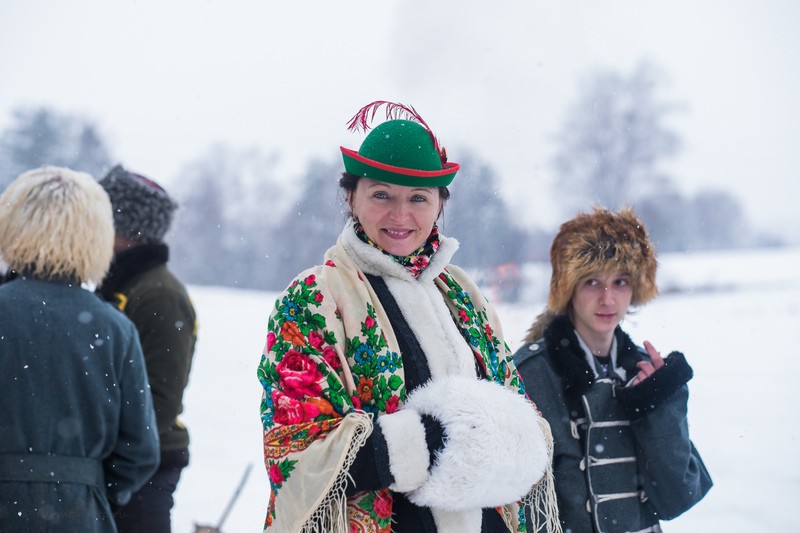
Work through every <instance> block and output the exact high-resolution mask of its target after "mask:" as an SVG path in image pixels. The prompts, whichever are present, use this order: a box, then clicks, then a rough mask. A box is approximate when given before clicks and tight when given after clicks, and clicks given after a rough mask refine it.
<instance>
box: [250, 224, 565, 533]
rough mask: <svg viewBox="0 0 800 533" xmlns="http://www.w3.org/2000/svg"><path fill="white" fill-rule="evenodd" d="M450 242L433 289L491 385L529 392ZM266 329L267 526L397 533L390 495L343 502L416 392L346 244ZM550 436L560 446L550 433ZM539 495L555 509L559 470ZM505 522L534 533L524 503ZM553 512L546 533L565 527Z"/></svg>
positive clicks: (292, 289) (294, 290)
mask: <svg viewBox="0 0 800 533" xmlns="http://www.w3.org/2000/svg"><path fill="white" fill-rule="evenodd" d="M348 231H352V229H351V228H349V227H348V228H345V232H348ZM343 235H344V233H343ZM447 241H449V242H450V244H449V245H448V244H447V242H444V243H443V247H442V249H440V251H439V253H437V254H436V255H437V256H439V257H436V256H434V257H435V259H438V260H439V261H440V262H441V261H444V264H442V265H441V266H439V267H438V268H436V267H437V265H435V264H434V262H432V264H431V267H433V268H436V270H435V271H433V272H432V276H436V273H437V272H438V273H439V275H438V276H436V278H435V280H433V281H434V282H435V283H436V286H437V287H438V288H439V291H440V292H441V295H442V297H443V299H444V300H445V303H446V304H447V308H448V310H449V311H450V313H451V314H452V316H453V318H454V320H455V323H456V324H458V326H459V329H460V331H461V334H462V335H463V337H464V339H465V340H466V341H467V342H468V344H469V345H470V346H471V347H472V349H473V351H474V352H475V354H476V355H477V356H478V361H479V362H480V363H481V364H482V366H484V369H485V372H486V374H487V378H488V379H490V380H492V381H496V382H498V383H500V384H503V385H504V386H506V387H508V388H511V389H512V390H518V391H520V392H522V384H521V382H520V380H519V377H518V376H517V373H516V370H515V369H514V366H513V362H512V358H511V353H510V351H509V350H508V347H507V346H506V345H505V343H504V342H503V340H502V331H501V329H500V326H499V323H498V321H497V318H496V316H495V314H494V312H493V310H492V309H491V308H490V307H489V306H488V304H487V302H486V300H485V299H484V298H483V296H482V295H481V293H480V292H479V291H478V289H477V287H476V286H475V285H474V284H473V282H472V281H471V280H470V279H469V277H468V276H466V274H464V273H463V272H462V271H461V270H460V269H458V268H456V267H453V266H447V267H445V265H446V263H447V262H448V261H449V258H450V257H451V256H452V253H453V252H454V251H455V247H457V243H456V244H455V246H454V245H453V244H454V243H455V241H452V240H451V239H450V240H447ZM448 247H449V248H448ZM448 250H449V251H448ZM429 268H430V267H429ZM268 329H269V331H268V335H267V343H266V346H265V349H264V355H263V357H262V359H261V364H260V365H259V369H258V375H259V380H260V381H261V384H262V386H263V387H264V395H263V399H262V404H261V416H262V423H263V426H264V456H265V463H266V468H267V471H268V475H269V479H270V486H271V493H270V502H269V508H268V511H267V518H266V523H265V528H269V531H279V532H283V531H287V532H294V531H309V532H310V531H320V532H322V531H325V532H331V531H350V530H351V527H352V528H355V530H357V531H376V532H380V531H386V532H388V531H391V510H392V503H391V502H392V499H391V492H390V491H389V490H388V489H383V490H380V491H377V492H365V493H360V494H359V495H357V496H356V497H354V498H350V499H347V498H346V496H345V488H346V485H347V481H348V474H347V472H348V470H349V468H350V466H351V464H352V462H353V460H354V458H355V455H356V453H357V452H358V450H359V448H360V447H361V446H362V445H363V443H364V442H365V440H366V439H367V437H368V436H369V434H370V433H371V431H372V425H373V422H374V417H375V416H378V415H380V414H382V413H393V412H395V411H396V410H398V409H399V408H400V407H401V406H402V404H403V403H404V402H405V400H406V390H405V385H404V374H403V368H402V365H403V362H402V357H401V356H400V350H399V347H398V343H397V340H396V338H395V334H394V332H393V331H392V329H391V326H390V322H389V319H388V317H387V315H386V313H385V311H384V309H383V307H382V306H381V304H380V301H379V300H378V298H377V296H376V295H375V293H374V292H373V290H372V288H371V287H370V285H369V283H368V281H367V280H366V279H365V277H364V276H363V275H362V271H361V269H360V268H358V267H357V266H356V263H355V262H354V261H353V259H352V258H351V257H350V256H349V255H348V253H347V247H346V246H345V245H344V243H343V237H342V236H340V238H339V241H337V245H336V246H334V247H333V248H331V249H330V250H329V251H328V253H327V254H326V257H325V264H324V265H321V266H318V267H314V268H312V269H309V270H307V271H305V272H303V273H302V274H300V275H299V276H298V277H297V278H296V279H295V280H294V281H293V282H292V284H291V285H290V286H289V287H288V288H287V289H286V291H284V292H283V293H282V294H281V295H280V296H279V298H278V300H277V301H276V305H275V309H274V310H273V312H272V314H271V315H270V318H269V324H268ZM542 424H543V425H544V426H547V423H546V422H544V420H543V419H542ZM543 431H545V434H546V435H547V436H548V441H549V444H550V447H551V448H552V439H551V438H550V437H549V426H548V427H546V428H545V427H543ZM550 453H551V457H552V450H551V452H550ZM529 496H530V497H534V496H535V497H536V499H537V500H542V501H546V502H550V503H551V504H552V505H553V506H554V502H555V497H554V492H553V490H552V474H551V472H550V471H549V469H548V472H547V473H546V475H545V479H543V481H542V482H540V483H539V484H538V485H537V486H536V487H534V491H533V492H532V493H531V495H529ZM545 507H546V505H544V506H542V507H539V508H545ZM534 508H536V507H534ZM502 515H503V518H504V519H505V521H506V523H507V524H508V525H509V528H510V530H512V531H524V530H525V526H524V521H525V518H524V512H523V510H522V506H521V505H518V504H511V505H507V506H506V507H505V508H503V510H502ZM554 516H557V513H554V514H550V515H549V517H550V519H549V520H548V522H549V523H548V524H546V526H547V530H548V531H555V530H557V529H558V527H557V519H555V520H553V517H554Z"/></svg>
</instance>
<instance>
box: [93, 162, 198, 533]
mask: <svg viewBox="0 0 800 533" xmlns="http://www.w3.org/2000/svg"><path fill="white" fill-rule="evenodd" d="M100 185H102V186H103V188H104V189H105V190H106V192H107V193H108V196H109V198H110V199H111V205H112V207H113V208H114V228H115V235H114V261H113V262H112V263H111V268H110V269H109V272H108V275H107V276H106V277H105V279H104V280H103V283H102V285H101V286H100V287H99V289H98V292H99V293H100V295H101V296H102V297H103V298H104V299H106V300H108V301H109V302H112V303H113V304H114V305H116V306H117V307H118V308H119V310H120V311H122V312H123V313H125V315H126V316H127V317H128V318H130V319H131V320H132V321H133V323H134V324H136V328H137V330H138V332H139V337H140V339H141V343H142V349H143V350H144V358H145V362H146V363H147V375H148V376H149V378H150V392H151V393H152V396H153V404H154V406H155V410H156V422H157V424H158V433H159V436H160V439H161V466H160V467H159V469H158V471H157V472H156V473H155V474H154V475H153V477H152V478H151V479H150V480H148V482H147V484H145V486H144V487H142V489H141V490H140V491H139V492H137V493H136V494H135V495H134V496H133V498H132V499H131V502H130V503H129V504H128V505H126V506H124V507H120V508H117V509H115V511H114V518H115V520H116V522H117V527H118V528H119V531H120V533H126V532H132V533H133V532H139V531H148V532H153V533H168V532H169V531H171V519H170V512H171V510H172V506H173V497H172V495H173V493H174V492H175V489H176V488H177V485H178V481H179V480H180V476H181V472H182V471H183V469H184V468H185V467H186V466H187V465H188V464H189V433H188V431H187V430H186V427H184V425H183V424H182V423H181V421H180V420H178V415H179V414H180V413H181V412H182V411H183V403H182V402H183V392H184V389H185V388H186V385H187V384H188V382H189V370H190V369H191V365H192V356H193V354H194V347H195V341H196V334H197V329H196V317H195V310H194V307H193V306H192V302H191V300H190V299H189V295H188V294H187V292H186V287H184V285H183V284H182V283H181V282H180V281H179V280H178V279H177V278H176V277H175V276H174V275H173V274H172V272H170V270H169V268H168V267H167V260H168V259H169V248H168V247H167V245H166V244H165V243H164V234H166V232H167V231H168V230H169V227H170V224H171V222H172V215H173V212H174V211H175V209H176V207H177V206H176V204H175V202H174V201H173V200H172V198H170V197H169V195H168V194H167V192H166V191H165V190H164V189H163V188H162V187H161V186H160V185H158V184H157V183H155V182H154V181H152V180H150V179H148V178H146V177H144V176H141V175H139V174H136V173H133V172H130V171H127V170H125V169H124V168H123V167H122V166H121V165H117V166H115V167H114V168H112V169H111V170H110V171H109V172H108V174H106V176H105V177H104V178H103V179H102V180H100Z"/></svg>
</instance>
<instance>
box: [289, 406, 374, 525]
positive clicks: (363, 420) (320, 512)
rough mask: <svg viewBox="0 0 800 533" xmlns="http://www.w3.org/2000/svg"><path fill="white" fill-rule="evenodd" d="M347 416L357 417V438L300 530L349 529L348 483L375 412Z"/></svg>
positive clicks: (360, 412)
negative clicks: (352, 467) (346, 492)
mask: <svg viewBox="0 0 800 533" xmlns="http://www.w3.org/2000/svg"><path fill="white" fill-rule="evenodd" d="M347 416H348V417H354V418H355V421H354V422H355V424H356V427H355V429H354V430H353V439H352V441H351V442H350V446H349V448H348V449H347V454H346V456H345V458H344V463H343V464H342V467H341V469H340V470H339V473H338V474H337V475H336V477H335V478H334V480H333V482H332V483H331V485H330V487H329V488H328V490H327V491H325V495H324V496H323V498H322V500H321V501H320V502H319V504H318V505H317V506H316V507H315V508H314V510H313V511H312V512H311V514H310V516H309V517H308V519H307V520H306V521H305V523H303V525H302V526H301V527H300V530H299V531H300V533H330V532H331V531H348V525H347V496H346V495H345V489H346V488H347V482H348V480H350V479H351V478H350V474H349V473H348V472H349V470H350V467H351V466H352V464H353V461H355V459H356V454H357V453H358V450H359V449H360V448H361V447H362V446H363V445H364V443H365V442H366V441H367V438H368V437H369V435H370V433H372V415H371V414H368V413H364V412H362V411H358V412H355V413H349V414H348V415H347Z"/></svg>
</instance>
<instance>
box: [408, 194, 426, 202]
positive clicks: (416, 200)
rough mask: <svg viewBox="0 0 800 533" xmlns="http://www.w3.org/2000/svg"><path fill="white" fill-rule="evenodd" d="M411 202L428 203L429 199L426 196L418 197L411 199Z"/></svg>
mask: <svg viewBox="0 0 800 533" xmlns="http://www.w3.org/2000/svg"><path fill="white" fill-rule="evenodd" d="M411 201H412V202H427V201H428V199H427V198H425V197H424V196H421V195H417V196H412V197H411Z"/></svg>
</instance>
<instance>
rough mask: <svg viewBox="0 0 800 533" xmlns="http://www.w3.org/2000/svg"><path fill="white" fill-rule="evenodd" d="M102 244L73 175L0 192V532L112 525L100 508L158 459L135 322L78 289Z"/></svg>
mask: <svg viewBox="0 0 800 533" xmlns="http://www.w3.org/2000/svg"><path fill="white" fill-rule="evenodd" d="M113 240H114V222H113V219H112V215H111V204H110V203H109V201H108V196H107V195H106V193H105V192H104V191H103V189H102V187H100V185H98V184H97V182H96V181H95V180H94V178H92V177H91V176H90V175H88V174H85V173H83V172H75V171H72V170H70V169H67V168H59V167H42V168H38V169H35V170H31V171H29V172H26V173H24V174H22V175H21V176H19V177H18V178H17V179H16V180H15V181H14V182H12V183H11V184H10V185H9V186H8V187H7V188H6V190H5V191H4V192H3V194H2V195H0V254H1V255H2V258H3V260H4V261H5V263H6V264H7V265H8V267H9V269H10V271H9V273H10V274H11V275H10V276H9V281H7V282H6V283H4V284H3V285H0V376H2V380H3V383H2V386H0V531H8V532H12V531H54V532H72V531H81V532H104V533H112V532H116V531H117V529H116V527H114V519H113V517H112V513H111V505H124V504H125V503H127V502H128V501H129V500H130V498H131V493H133V492H135V491H137V490H138V489H139V488H140V487H141V486H142V485H143V484H144V483H145V482H146V481H147V480H148V479H149V478H150V476H151V475H152V474H153V472H154V471H155V470H156V467H157V466H158V433H157V432H156V429H155V415H154V413H153V404H152V400H151V398H150V395H149V394H147V389H148V382H147V374H146V372H145V363H144V358H143V356H142V348H141V346H140V344H139V337H138V335H137V332H136V328H135V327H134V325H133V324H132V323H131V321H130V320H128V319H127V318H125V317H124V316H123V315H122V314H120V313H119V312H118V311H117V310H116V309H114V308H113V307H112V306H110V305H108V304H107V303H105V302H103V301H102V300H100V299H99V298H97V296H96V295H95V294H93V293H92V292H91V291H89V290H86V289H85V288H83V286H82V285H83V284H84V282H92V283H97V282H98V281H100V280H101V279H102V278H103V276H104V275H105V273H106V270H107V269H108V265H109V262H110V261H111V255H112V243H113Z"/></svg>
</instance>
